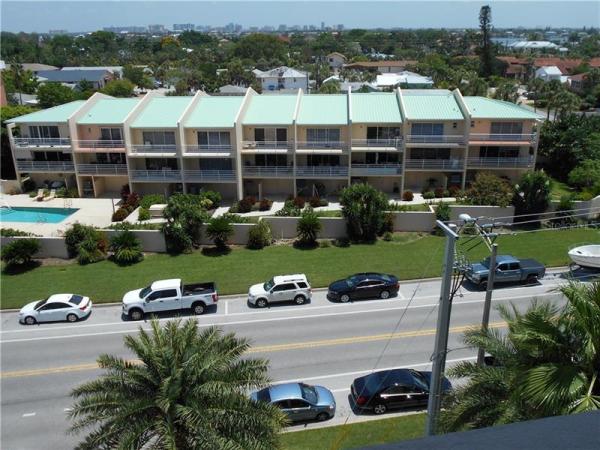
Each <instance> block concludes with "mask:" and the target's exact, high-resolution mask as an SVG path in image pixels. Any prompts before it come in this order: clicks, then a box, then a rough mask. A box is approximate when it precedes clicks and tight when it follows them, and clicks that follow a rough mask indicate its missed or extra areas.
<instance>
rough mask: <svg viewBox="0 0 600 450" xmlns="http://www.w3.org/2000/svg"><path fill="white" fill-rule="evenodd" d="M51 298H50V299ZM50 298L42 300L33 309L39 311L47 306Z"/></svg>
mask: <svg viewBox="0 0 600 450" xmlns="http://www.w3.org/2000/svg"><path fill="white" fill-rule="evenodd" d="M48 298H50V297H48ZM48 298H45V299H44V300H40V301H39V302H37V303H36V305H35V306H34V307H33V309H38V308H40V307H42V306H44V305H45V304H46V302H47V301H48Z"/></svg>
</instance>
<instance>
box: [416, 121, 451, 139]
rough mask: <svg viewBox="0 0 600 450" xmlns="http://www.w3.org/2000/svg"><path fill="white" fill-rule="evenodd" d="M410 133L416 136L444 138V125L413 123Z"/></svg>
mask: <svg viewBox="0 0 600 450" xmlns="http://www.w3.org/2000/svg"><path fill="white" fill-rule="evenodd" d="M410 133H411V134H412V135H415V136H442V135H443V134H444V124H443V123H413V124H412V127H411V131H410Z"/></svg>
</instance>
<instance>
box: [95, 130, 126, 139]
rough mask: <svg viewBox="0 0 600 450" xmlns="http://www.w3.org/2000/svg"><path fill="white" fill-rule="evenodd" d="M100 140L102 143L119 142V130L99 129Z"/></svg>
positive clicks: (120, 136) (120, 137) (121, 137)
mask: <svg viewBox="0 0 600 450" xmlns="http://www.w3.org/2000/svg"><path fill="white" fill-rule="evenodd" d="M100 139H101V140H103V141H121V140H123V136H122V135H121V129H120V128H100Z"/></svg>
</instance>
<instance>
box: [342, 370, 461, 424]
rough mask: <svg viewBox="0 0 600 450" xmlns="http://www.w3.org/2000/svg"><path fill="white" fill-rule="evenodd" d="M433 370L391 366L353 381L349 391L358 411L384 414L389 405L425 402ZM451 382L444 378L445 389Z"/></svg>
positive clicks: (394, 407) (400, 407)
mask: <svg viewBox="0 0 600 450" xmlns="http://www.w3.org/2000/svg"><path fill="white" fill-rule="evenodd" d="M430 380H431V372H421V371H417V370H413V369H392V370H382V371H379V372H373V373H371V374H369V375H365V376H364V377H360V378H357V379H356V380H354V382H353V383H352V386H351V388H350V395H351V396H352V401H353V403H354V406H355V407H356V409H358V410H359V411H370V412H373V413H375V414H383V413H385V412H386V411H388V410H390V409H402V408H415V407H419V406H426V405H427V401H428V399H429V382H430ZM450 389H452V385H451V384H450V381H448V379H447V378H444V379H443V380H442V391H443V392H448V391H449V390H450Z"/></svg>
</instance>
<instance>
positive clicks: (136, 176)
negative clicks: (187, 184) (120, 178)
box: [131, 169, 181, 182]
mask: <svg viewBox="0 0 600 450" xmlns="http://www.w3.org/2000/svg"><path fill="white" fill-rule="evenodd" d="M131 178H132V180H134V181H167V182H176V181H181V172H180V171H179V170H176V169H162V170H132V171H131Z"/></svg>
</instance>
